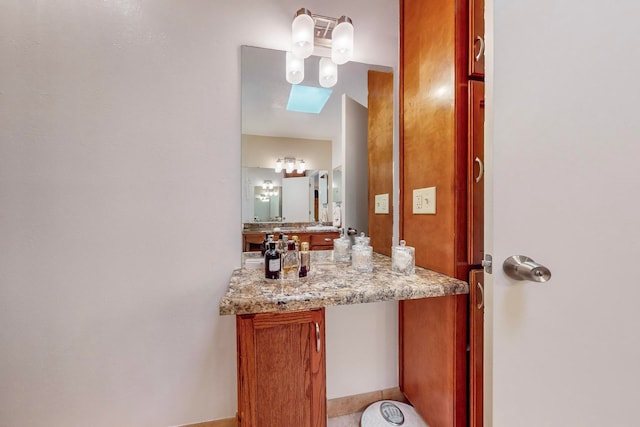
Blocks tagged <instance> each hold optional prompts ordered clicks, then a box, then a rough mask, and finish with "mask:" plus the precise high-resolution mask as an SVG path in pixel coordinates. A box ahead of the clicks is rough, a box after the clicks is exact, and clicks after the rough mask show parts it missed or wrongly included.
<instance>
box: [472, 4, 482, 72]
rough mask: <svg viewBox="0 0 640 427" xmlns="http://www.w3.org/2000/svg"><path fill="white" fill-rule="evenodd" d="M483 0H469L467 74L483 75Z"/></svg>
mask: <svg viewBox="0 0 640 427" xmlns="http://www.w3.org/2000/svg"><path fill="white" fill-rule="evenodd" d="M484 49H485V38H484V0H469V75H470V76H473V77H484Z"/></svg>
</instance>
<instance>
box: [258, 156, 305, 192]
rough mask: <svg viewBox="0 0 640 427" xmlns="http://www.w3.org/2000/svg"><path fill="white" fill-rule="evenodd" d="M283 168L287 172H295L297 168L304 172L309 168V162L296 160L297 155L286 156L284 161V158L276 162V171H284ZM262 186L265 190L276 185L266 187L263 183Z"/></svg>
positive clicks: (297, 170)
mask: <svg viewBox="0 0 640 427" xmlns="http://www.w3.org/2000/svg"><path fill="white" fill-rule="evenodd" d="M296 163H297V165H298V167H297V168H296ZM283 169H284V171H285V172H286V173H293V171H294V170H295V171H296V172H297V173H299V174H302V173H304V172H305V171H306V170H307V164H306V163H305V161H304V160H302V159H300V160H296V158H295V157H285V158H284V161H283V160H282V159H278V161H277V162H276V167H275V172H276V173H280V172H282V170H283ZM267 182H270V181H265V183H267ZM262 188H263V189H265V190H266V189H269V190H273V188H274V186H273V184H271V186H270V187H265V184H262ZM277 194H278V193H277V192H276V194H274V195H277Z"/></svg>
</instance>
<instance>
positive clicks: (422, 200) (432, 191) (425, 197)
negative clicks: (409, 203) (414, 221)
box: [413, 187, 436, 215]
mask: <svg viewBox="0 0 640 427" xmlns="http://www.w3.org/2000/svg"><path fill="white" fill-rule="evenodd" d="M413 213H414V214H430V215H435V213H436V187H428V188H417V189H415V190H413Z"/></svg>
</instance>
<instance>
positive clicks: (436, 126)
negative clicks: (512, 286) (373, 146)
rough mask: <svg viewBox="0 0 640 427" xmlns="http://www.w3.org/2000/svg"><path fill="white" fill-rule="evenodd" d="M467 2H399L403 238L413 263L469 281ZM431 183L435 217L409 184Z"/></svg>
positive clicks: (417, 0)
mask: <svg viewBox="0 0 640 427" xmlns="http://www.w3.org/2000/svg"><path fill="white" fill-rule="evenodd" d="M467 10H468V8H467V1H466V0H402V1H401V12H400V19H401V25H400V29H401V32H400V97H401V99H400V105H401V112H400V114H401V117H400V120H401V126H400V192H401V197H400V210H401V212H400V237H401V238H402V239H404V240H405V241H406V242H407V245H408V246H413V247H415V248H416V264H417V265H420V266H422V267H426V268H429V269H432V270H435V271H438V272H440V273H444V274H448V275H450V276H453V277H456V278H459V279H462V280H466V279H467V277H468V274H469V268H468V263H467V258H468V256H467V208H466V205H467V197H468V195H467V175H468V172H467V157H468V148H467V146H468V138H467V134H468V129H467V114H468V108H467V105H468V102H469V101H468V94H467V80H468V77H469V76H468V68H467V62H468V61H467V52H468V43H467V39H468V36H467V34H468V14H467ZM425 187H436V199H437V206H436V215H415V214H414V213H413V201H414V198H413V190H415V189H419V188H425Z"/></svg>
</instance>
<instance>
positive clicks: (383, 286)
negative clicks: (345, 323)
mask: <svg viewBox="0 0 640 427" xmlns="http://www.w3.org/2000/svg"><path fill="white" fill-rule="evenodd" d="M332 255H333V251H312V252H311V271H310V272H309V275H308V277H305V278H300V279H288V280H270V279H265V278H264V269H257V270H251V269H245V268H239V269H236V270H234V271H233V274H232V275H231V279H230V281H229V288H228V289H227V293H226V294H225V296H224V297H223V298H222V299H221V300H220V314H251V313H268V312H280V311H293V310H308V309H314V308H320V307H325V306H330V305H349V304H362V303H368V302H381V301H390V300H407V299H419V298H430V297H439V296H446V295H456V294H467V293H469V285H468V284H467V283H466V282H464V281H462V280H458V279H454V278H452V277H449V276H446V275H444V274H440V273H436V272H434V271H431V270H427V269H424V268H421V267H416V273H415V274H414V275H410V276H404V275H401V274H399V273H396V272H393V271H391V258H389V257H387V256H384V255H380V254H377V253H374V254H373V262H374V266H373V272H372V273H361V272H357V271H355V270H353V269H352V268H351V265H350V263H347V262H334V261H332ZM256 256H257V257H260V253H259V252H258V253H257V254H246V253H245V254H243V265H244V259H245V258H246V257H256Z"/></svg>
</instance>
